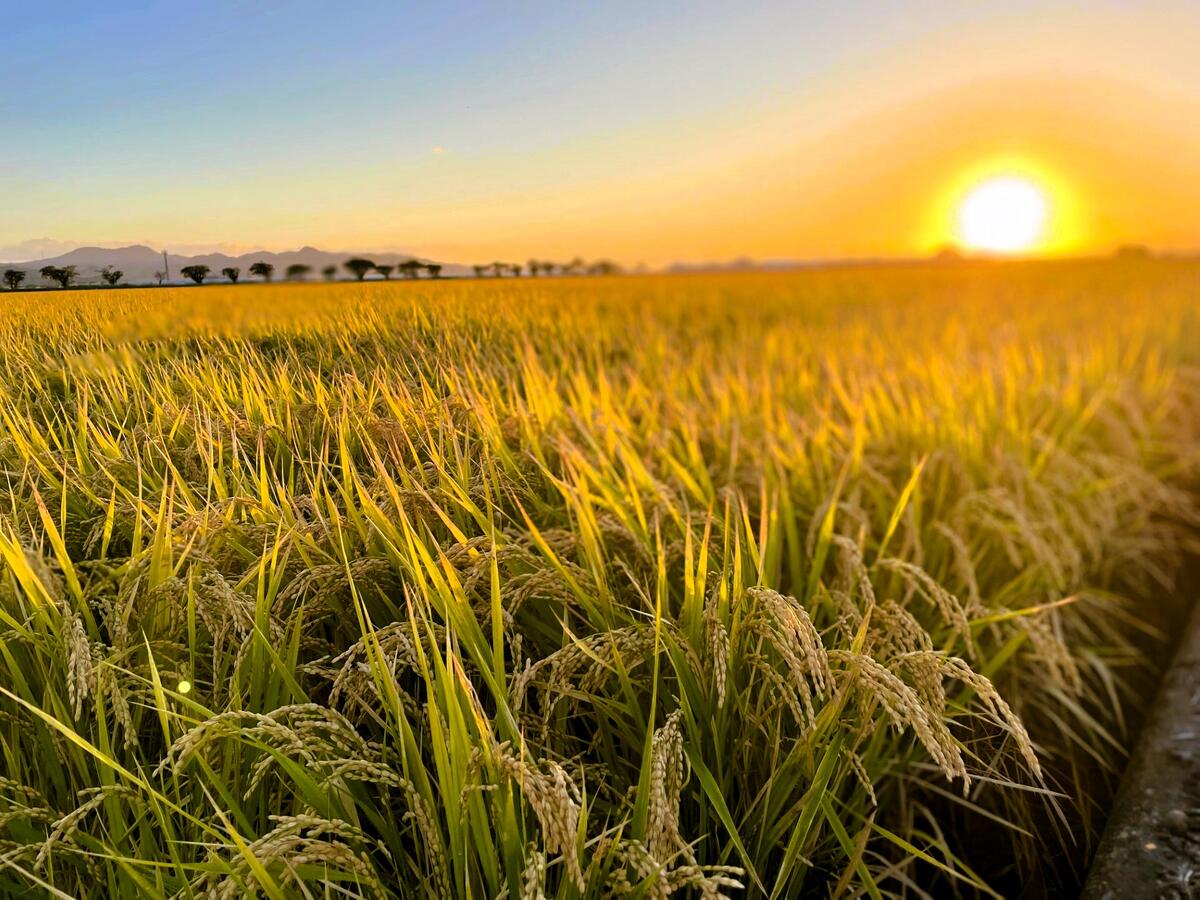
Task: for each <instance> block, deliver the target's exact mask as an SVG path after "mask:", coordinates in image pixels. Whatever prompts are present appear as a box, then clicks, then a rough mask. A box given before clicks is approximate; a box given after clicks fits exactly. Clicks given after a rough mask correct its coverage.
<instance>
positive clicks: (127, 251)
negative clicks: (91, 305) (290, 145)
mask: <svg viewBox="0 0 1200 900" xmlns="http://www.w3.org/2000/svg"><path fill="white" fill-rule="evenodd" d="M355 256H365V257H367V258H368V259H372V260H374V261H375V262H377V263H379V264H380V265H395V264H396V263H401V262H405V261H406V260H410V259H419V260H420V261H421V262H423V263H429V262H433V260H429V259H424V258H422V257H415V256H413V255H412V254H410V253H333V252H330V251H328V250H318V249H317V248H316V247H301V248H300V249H299V250H287V251H284V252H281V253H271V252H268V251H255V252H253V253H244V254H242V255H240V256H230V255H228V254H225V253H205V254H200V255H198V256H184V255H181V254H174V253H168V254H167V259H166V269H167V270H168V271H169V272H170V279H169V280H170V281H171V282H172V283H180V282H183V281H186V279H185V278H184V277H183V276H182V275H181V274H180V271H181V270H182V269H183V267H184V266H195V265H204V266H208V267H209V269H211V270H212V274H211V276H210V278H212V279H213V280H214V281H217V280H223V279H222V278H221V270H222V269H224V268H229V267H233V268H239V269H241V270H242V278H243V279H245V280H247V281H250V280H254V279H253V277H252V276H251V275H250V273H249V271H248V270H249V268H250V266H251V265H252V264H254V263H256V262H266V263H271V264H272V265H273V266H275V277H276V278H277V279H282V278H283V274H284V271H285V270H286V269H287V267H288V266H290V265H297V264H302V265H306V266H311V267H312V270H313V271H312V274H311V275H310V276H309V277H310V278H312V277H316V278H319V277H320V272H321V270H322V269H324V268H325V267H326V266H337V267H338V274H339V276H340V277H346V276H347V274H348V273H347V272H346V270H345V269H343V268H342V263H344V262H345V261H346V260H348V259H350V258H352V257H355ZM43 266H58V267H63V266H75V269H76V272H77V276H76V280H75V283H76V284H99V283H100V282H101V279H100V270H101V269H103V268H104V267H105V266H112V267H113V268H114V269H120V270H121V271H122V272H124V273H125V276H124V278H123V279H122V283H123V284H154V283H155V282H156V281H157V277H156V274H155V273H157V272H161V271H163V268H164V267H163V254H162V251H160V250H154V249H153V248H151V247H146V246H144V245H141V244H137V245H134V246H132V247H119V248H116V249H107V248H104V247H77V248H75V249H74V250H69V251H67V252H66V253H60V254H59V255H57V256H51V257H47V258H45V259H34V260H28V261H26V262H20V263H0V270H3V269H10V268H11V269H23V270H25V271H26V272H27V273H28V276H27V278H28V280H27V282H26V283H27V284H29V285H35V284H38V283H40V281H41V277H40V276H39V275H38V270H40V269H41V268H42V267H43ZM470 271H471V268H470V267H469V266H463V265H456V264H454V263H449V264H445V265H444V266H443V268H442V274H443V275H465V274H468V273H469V272H470Z"/></svg>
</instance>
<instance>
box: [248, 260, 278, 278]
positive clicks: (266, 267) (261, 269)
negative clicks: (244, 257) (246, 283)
mask: <svg viewBox="0 0 1200 900" xmlns="http://www.w3.org/2000/svg"><path fill="white" fill-rule="evenodd" d="M250 274H251V275H257V276H258V277H259V278H261V279H262V280H263V281H270V280H271V276H272V275H274V274H275V267H274V266H273V265H271V264H270V263H269V262H256V263H254V264H253V265H251V266H250Z"/></svg>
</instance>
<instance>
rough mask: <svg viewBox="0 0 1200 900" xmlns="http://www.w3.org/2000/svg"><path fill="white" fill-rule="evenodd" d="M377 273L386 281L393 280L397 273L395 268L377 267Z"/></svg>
mask: <svg viewBox="0 0 1200 900" xmlns="http://www.w3.org/2000/svg"><path fill="white" fill-rule="evenodd" d="M375 271H376V272H378V273H379V274H380V275H382V276H383V280H384V281H391V280H392V273H393V272H395V271H396V267H395V266H376V267H375Z"/></svg>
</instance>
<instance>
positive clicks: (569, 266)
mask: <svg viewBox="0 0 1200 900" xmlns="http://www.w3.org/2000/svg"><path fill="white" fill-rule="evenodd" d="M583 266H584V262H583V260H582V259H580V258H579V257H578V256H577V257H575V258H574V259H573V260H571V261H570V262H569V263H566V264H565V265H563V266H560V268H561V269H562V273H563V274H564V275H578V274H579V273H580V272H581V271H582V270H583Z"/></svg>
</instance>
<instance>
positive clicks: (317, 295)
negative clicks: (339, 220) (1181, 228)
mask: <svg viewBox="0 0 1200 900" xmlns="http://www.w3.org/2000/svg"><path fill="white" fill-rule="evenodd" d="M1198 283H1200V282H1198V279H1197V270H1196V269H1195V267H1193V266H1188V265H1182V264H1180V265H1171V264H1162V265H1157V266H1128V267H1122V266H1118V265H1116V264H1103V265H1101V264H1072V265H1057V266H1050V265H1028V266H1022V265H1010V266H996V267H989V266H978V267H961V268H954V269H935V268H930V269H919V268H913V269H910V270H905V269H896V270H858V271H854V270H847V271H843V272H827V273H813V274H805V275H772V276H757V275H744V276H723V277H716V276H703V277H673V278H667V277H661V278H654V277H639V278H622V279H610V280H580V279H576V280H560V281H550V280H540V281H536V282H533V281H526V282H517V281H515V280H511V281H496V282H469V283H463V282H459V283H455V282H452V281H451V282H438V283H434V282H420V283H411V284H394V283H388V284H370V283H365V284H362V285H357V284H348V285H326V286H317V285H306V286H280V287H275V286H262V287H255V288H240V289H236V290H235V289H231V288H220V287H213V288H206V289H204V290H202V291H200V290H185V289H178V290H170V289H164V290H159V291H138V290H114V291H111V292H105V293H104V295H103V296H97V295H96V294H94V293H87V294H85V293H79V294H73V293H56V294H55V295H54V296H44V295H40V294H24V295H20V296H17V297H12V298H9V299H8V301H7V305H6V306H5V307H4V308H3V309H2V310H0V347H3V351H4V352H3V354H2V355H0V374H2V377H0V467H2V470H3V476H2V478H0V555H2V557H3V564H2V569H3V575H2V579H0V755H2V761H0V776H2V777H0V838H2V841H0V893H4V894H8V895H15V894H20V893H22V892H35V893H36V892H42V893H44V894H45V895H47V896H58V897H76V896H97V897H101V896H103V897H113V898H120V897H144V896H170V897H242V896H263V897H271V898H280V897H292V896H298V897H302V896H309V897H311V896H327V897H334V896H343V897H344V896H363V897H379V896H403V897H409V896H412V897H447V896H456V897H500V896H507V897H509V898H516V897H522V898H534V897H555V898H578V897H606V896H610V895H612V896H617V895H621V896H623V895H630V896H635V897H667V896H672V895H675V896H700V897H714V898H715V897H734V896H768V897H792V896H799V895H805V894H811V895H816V896H826V895H837V896H843V895H862V894H865V895H869V896H871V897H881V896H926V895H932V894H938V895H940V894H945V893H958V894H962V895H976V894H983V895H991V896H995V895H998V894H1000V893H1003V892H1005V891H1007V890H1009V889H1011V887H1012V886H1013V885H1015V884H1018V883H1026V884H1028V883H1035V882H1037V881H1038V880H1040V882H1041V883H1043V884H1046V885H1052V884H1062V883H1070V881H1071V880H1072V879H1074V878H1077V877H1078V873H1079V870H1080V867H1081V866H1082V865H1084V864H1085V863H1086V859H1087V854H1088V852H1089V848H1090V846H1091V842H1092V841H1093V840H1094V838H1095V837H1096V834H1097V831H1098V829H1099V828H1100V827H1101V826H1102V824H1103V814H1104V802H1105V801H1104V796H1105V793H1106V791H1107V790H1109V789H1110V788H1111V784H1112V781H1113V779H1114V777H1115V775H1116V774H1117V773H1119V771H1120V767H1121V765H1122V762H1123V758H1124V753H1125V752H1126V749H1127V747H1128V745H1129V742H1130V740H1131V735H1132V730H1133V714H1134V713H1135V712H1136V710H1137V708H1138V706H1139V705H1141V704H1143V703H1144V702H1145V700H1146V699H1147V697H1148V691H1149V690H1150V689H1151V674H1152V672H1151V669H1152V667H1151V666H1150V664H1149V663H1148V662H1147V659H1148V658H1149V657H1150V656H1151V655H1152V654H1149V652H1148V651H1149V650H1151V649H1153V648H1162V647H1163V646H1164V644H1163V637H1162V634H1161V630H1162V627H1163V626H1164V624H1165V623H1168V622H1170V621H1172V614H1173V612H1174V610H1175V609H1176V608H1177V606H1178V601H1177V600H1176V597H1177V596H1178V592H1177V584H1178V579H1179V577H1180V575H1181V573H1182V572H1183V569H1184V564H1185V561H1186V560H1187V558H1188V555H1189V554H1190V553H1192V552H1193V551H1194V549H1195V547H1194V538H1193V537H1192V535H1193V534H1194V532H1195V528H1196V524H1197V521H1198V513H1197V507H1196V503H1195V497H1196V492H1195V487H1196V476H1197V469H1198V458H1197V453H1196V447H1197V446H1200V443H1198V439H1200V433H1198V432H1200V379H1198V372H1200V370H1198V369H1197V363H1198V362H1200V340H1198V339H1197V338H1196V337H1195V336H1196V335H1197V334H1198V333H1200V330H1198V326H1200V321H1198V319H1200V315H1198V313H1197V307H1196V304H1195V298H1196V289H1197V284H1198ZM981 836H986V837H987V839H986V840H982V839H981Z"/></svg>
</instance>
